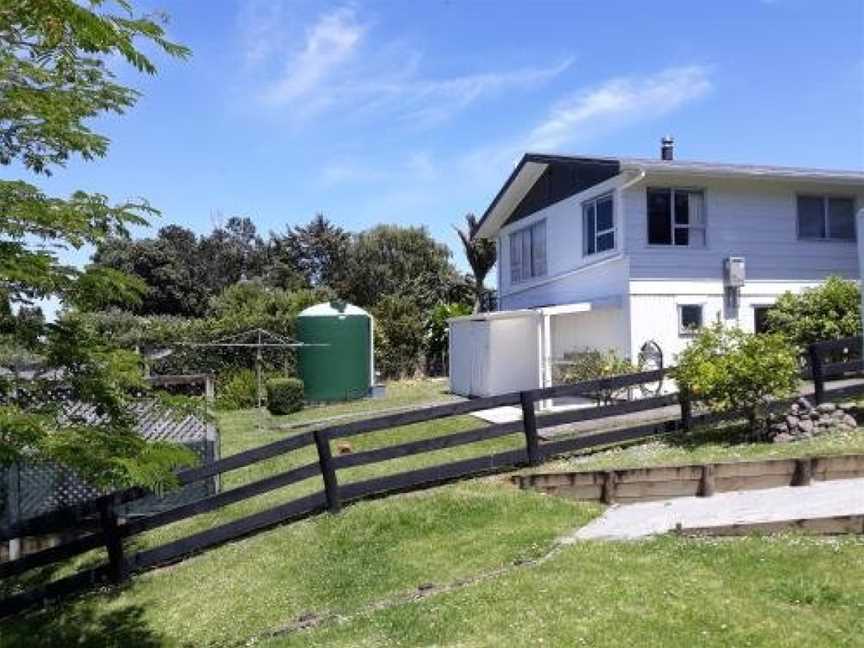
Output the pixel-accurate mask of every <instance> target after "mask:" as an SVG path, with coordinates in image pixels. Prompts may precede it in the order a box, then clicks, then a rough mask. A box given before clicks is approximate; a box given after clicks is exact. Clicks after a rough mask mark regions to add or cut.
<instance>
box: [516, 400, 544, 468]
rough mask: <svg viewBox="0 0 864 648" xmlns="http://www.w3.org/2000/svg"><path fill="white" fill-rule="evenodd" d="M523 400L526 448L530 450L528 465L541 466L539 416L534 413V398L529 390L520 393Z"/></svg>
mask: <svg viewBox="0 0 864 648" xmlns="http://www.w3.org/2000/svg"><path fill="white" fill-rule="evenodd" d="M519 400H520V401H521V402H522V427H523V428H524V430H525V449H526V450H527V452H528V465H529V466H539V465H540V463H541V461H542V457H541V455H540V441H539V439H538V437H537V417H536V415H535V414H534V399H533V398H531V394H529V393H528V392H524V391H523V392H522V393H520V394H519Z"/></svg>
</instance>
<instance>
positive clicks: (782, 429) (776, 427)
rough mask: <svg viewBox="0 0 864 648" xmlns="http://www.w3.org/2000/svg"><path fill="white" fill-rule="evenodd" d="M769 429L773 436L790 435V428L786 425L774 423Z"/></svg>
mask: <svg viewBox="0 0 864 648" xmlns="http://www.w3.org/2000/svg"><path fill="white" fill-rule="evenodd" d="M768 429H769V430H770V432H771V435H772V436H775V435H778V434H789V428H787V427H786V424H785V423H774V424H772V425H771V426H770V427H769V428H768Z"/></svg>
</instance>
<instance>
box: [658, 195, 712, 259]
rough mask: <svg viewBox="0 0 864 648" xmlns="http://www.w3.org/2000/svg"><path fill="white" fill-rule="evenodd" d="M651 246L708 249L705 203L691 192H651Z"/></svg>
mask: <svg viewBox="0 0 864 648" xmlns="http://www.w3.org/2000/svg"><path fill="white" fill-rule="evenodd" d="M647 195H648V244H649V245H677V246H689V247H705V199H704V196H703V195H702V192H701V191H695V190H692V189H648V192H647Z"/></svg>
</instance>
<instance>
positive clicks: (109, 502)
mask: <svg viewBox="0 0 864 648" xmlns="http://www.w3.org/2000/svg"><path fill="white" fill-rule="evenodd" d="M99 524H100V526H101V527H102V533H103V534H104V535H105V548H106V549H107V550H108V577H109V578H110V579H111V582H112V583H114V584H115V585H116V584H118V583H122V582H123V581H124V580H126V578H127V576H128V573H127V569H126V559H125V558H124V557H123V537H122V536H121V535H120V529H119V528H118V526H117V511H115V510H114V498H113V497H106V498H103V499H101V500H100V501H99Z"/></svg>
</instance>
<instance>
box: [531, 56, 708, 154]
mask: <svg viewBox="0 0 864 648" xmlns="http://www.w3.org/2000/svg"><path fill="white" fill-rule="evenodd" d="M710 90H711V81H710V79H709V74H708V70H707V69H706V68H704V67H702V66H697V65H693V66H689V67H676V68H668V69H666V70H663V71H661V72H659V73H657V74H654V75H651V76H648V77H641V78H634V77H625V78H618V79H612V80H610V81H606V82H605V83H603V84H601V85H599V86H598V87H596V88H592V89H589V90H587V91H584V92H580V93H577V94H576V95H573V96H572V97H569V98H567V99H564V100H562V101H559V102H557V103H556V104H555V105H554V106H553V107H552V109H551V110H550V111H549V115H548V116H547V117H546V118H545V119H544V120H543V121H542V122H540V123H539V124H537V125H536V126H535V127H534V128H533V129H532V130H531V132H530V133H529V134H528V135H527V137H526V138H525V144H524V148H525V149H528V150H541V151H551V150H556V149H559V148H560V147H561V146H563V145H566V144H569V143H571V142H572V141H574V140H579V139H581V138H584V137H587V136H588V135H591V134H594V133H596V132H597V131H598V130H607V129H610V128H619V127H623V126H626V125H629V124H631V123H633V122H637V121H645V120H648V119H654V118H657V117H660V116H662V115H665V114H667V113H670V112H673V111H675V110H677V109H678V108H680V107H681V106H682V105H683V104H685V103H688V102H690V101H693V100H694V99H698V98H700V97H702V96H703V95H705V94H706V93H708V92H709V91H710Z"/></svg>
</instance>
